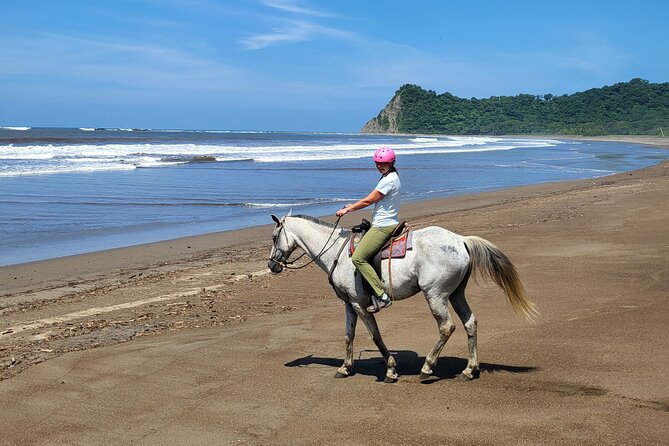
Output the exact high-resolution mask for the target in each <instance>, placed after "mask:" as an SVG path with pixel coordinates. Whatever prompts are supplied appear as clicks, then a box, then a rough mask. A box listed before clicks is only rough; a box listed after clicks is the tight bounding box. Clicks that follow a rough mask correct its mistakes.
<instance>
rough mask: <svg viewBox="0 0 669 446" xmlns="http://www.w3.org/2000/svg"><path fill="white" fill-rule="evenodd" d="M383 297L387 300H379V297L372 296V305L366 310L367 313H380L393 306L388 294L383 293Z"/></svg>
mask: <svg viewBox="0 0 669 446" xmlns="http://www.w3.org/2000/svg"><path fill="white" fill-rule="evenodd" d="M383 297H385V299H383V298H381V299H379V298H378V297H376V296H374V295H372V305H370V306H369V307H367V308H366V310H367V312H368V313H378V312H379V311H381V310H382V309H383V308H388V307H389V306H391V305H392V304H393V301H392V300H391V299H390V297H388V295H387V294H385V293H383Z"/></svg>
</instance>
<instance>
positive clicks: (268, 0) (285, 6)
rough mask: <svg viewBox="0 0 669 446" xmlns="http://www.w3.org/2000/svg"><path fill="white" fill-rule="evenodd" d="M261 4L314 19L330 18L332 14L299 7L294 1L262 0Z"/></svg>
mask: <svg viewBox="0 0 669 446" xmlns="http://www.w3.org/2000/svg"><path fill="white" fill-rule="evenodd" d="M261 3H262V4H264V5H265V6H269V7H271V8H275V9H278V10H280V11H284V12H289V13H295V14H303V15H309V16H315V17H332V16H333V14H330V13H327V12H323V11H316V10H314V9H309V8H304V7H302V6H299V5H298V4H297V2H296V1H294V0H262V1H261Z"/></svg>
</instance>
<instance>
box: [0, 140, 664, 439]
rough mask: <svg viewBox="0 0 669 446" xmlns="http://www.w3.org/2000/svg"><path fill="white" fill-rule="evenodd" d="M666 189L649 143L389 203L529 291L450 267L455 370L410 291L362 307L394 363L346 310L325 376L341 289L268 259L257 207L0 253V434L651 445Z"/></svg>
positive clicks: (315, 273)
mask: <svg viewBox="0 0 669 446" xmlns="http://www.w3.org/2000/svg"><path fill="white" fill-rule="evenodd" d="M579 139H584V140H585V139H588V138H579ZM597 139H598V140H611V141H629V142H637V143H642V144H650V145H654V146H661V147H665V148H669V142H667V141H666V138H665V139H660V138H651V137H620V138H617V137H610V138H597ZM668 191H669V162H664V163H663V164H660V165H658V166H654V167H650V168H646V169H643V170H638V171H633V172H626V173H621V174H617V175H613V176H609V177H603V178H598V179H590V180H580V181H573V182H561V183H550V184H544V185H538V186H529V187H522V188H513V189H506V190H501V191H495V192H490V193H482V194H476V195H468V196H458V197H451V198H446V199H439V200H434V201H427V202H419V203H409V204H405V205H403V208H402V215H401V217H403V218H404V219H406V220H408V223H409V224H410V225H411V226H412V227H415V228H421V227H426V226H431V225H437V226H443V227H445V228H448V229H450V230H452V231H454V232H457V233H460V234H464V235H478V236H481V237H484V238H486V239H488V240H490V241H492V242H493V243H495V244H496V245H497V246H499V247H500V248H501V249H502V250H503V251H504V252H505V253H507V254H508V255H509V257H510V258H511V259H512V261H513V262H514V264H515V265H516V267H517V269H518V271H519V273H520V276H521V278H522V279H523V281H524V283H525V286H526V288H527V291H528V294H529V296H530V298H531V300H532V301H533V302H535V303H536V305H537V307H538V309H539V311H540V316H539V318H538V320H537V321H536V324H530V323H527V322H526V321H524V320H523V319H522V318H521V317H520V316H518V315H516V314H514V313H513V311H512V309H511V307H510V306H509V305H508V303H507V301H506V299H505V297H504V295H503V293H502V292H501V291H500V290H499V289H497V288H495V287H494V286H493V285H492V284H490V283H488V284H485V283H481V284H479V285H477V284H474V283H473V281H472V282H470V285H469V287H468V288H467V294H468V300H469V303H470V305H471V306H472V309H473V311H474V313H475V314H476V316H477V319H478V320H479V354H480V360H481V367H482V373H481V376H480V378H479V379H477V380H474V381H469V382H462V381H459V380H457V379H455V378H456V377H457V375H458V373H459V372H460V371H461V370H462V369H463V368H464V367H465V365H466V358H467V339H466V335H465V332H464V330H463V328H462V326H461V325H459V323H458V324H457V328H456V331H455V333H454V334H453V336H452V337H451V339H450V341H449V343H448V344H447V345H446V347H445V349H444V351H443V353H442V356H441V359H440V362H439V365H438V367H437V369H436V379H434V380H431V381H429V382H427V383H421V381H420V379H419V374H420V367H421V366H422V363H423V361H424V358H425V355H426V354H427V353H428V351H429V349H430V347H431V346H432V344H433V343H434V341H435V340H436V339H437V330H436V324H435V322H434V320H433V319H432V317H431V315H430V313H429V311H428V309H427V305H426V303H425V300H424V299H423V297H422V296H420V295H417V296H415V297H413V298H411V299H408V300H405V301H401V302H397V303H396V304H395V305H393V307H392V308H390V309H388V310H384V311H382V312H381V313H380V314H379V315H378V318H377V319H378V321H379V324H380V326H381V330H382V333H383V335H384V339H385V341H386V344H387V345H388V346H389V348H390V349H391V350H392V351H393V352H394V353H395V356H396V359H397V361H398V364H399V366H398V372H399V373H400V375H401V377H400V380H399V382H398V383H396V384H384V383H382V382H379V381H380V380H382V378H383V375H384V373H385V366H384V364H383V361H382V358H381V356H380V354H379V353H378V351H376V350H375V348H374V345H373V343H372V341H371V340H370V339H369V336H368V334H367V332H366V330H365V328H364V326H362V324H359V326H358V331H357V337H356V343H355V351H356V354H355V357H356V359H357V361H356V363H355V369H354V370H355V374H354V375H353V376H351V377H349V378H347V379H334V378H333V376H334V374H335V372H336V370H337V368H338V367H339V366H340V365H341V362H342V361H343V357H344V339H343V333H344V309H343V305H342V303H341V302H340V301H339V300H338V299H336V298H335V297H334V294H333V292H332V289H331V288H330V285H329V284H328V281H327V277H326V275H325V274H324V273H323V272H322V271H321V270H319V269H318V268H317V267H315V266H313V265H311V266H309V267H307V268H305V269H303V270H299V271H286V272H284V273H282V274H280V275H271V274H270V273H269V271H268V269H267V260H266V259H267V256H268V254H269V250H270V243H271V240H270V239H271V231H272V228H273V225H269V224H268V225H266V226H258V227H254V228H250V229H244V230H238V231H229V232H223V233H216V234H208V235H203V236H198V237H190V238H183V239H178V240H172V241H167V242H161V243H155V244H149V245H140V246H135V247H130V248H122V249H116V250H110V251H103V252H97V253H91V254H85V255H79V256H72V257H64V258H60V259H53V260H48V261H42V262H35V263H28V264H22V265H15V266H7V267H0V404H2V406H3V408H4V410H2V411H1V412H0V444H7V445H28V444H30V445H35V444H48V445H60V444H62V445H72V444H140V445H155V444H183V445H186V444H222V445H232V444H276V445H301V444H304V445H307V444H345V445H348V444H352V445H383V444H407V445H409V444H416V445H418V444H420V445H440V444H446V443H450V444H491V445H492V444H573V445H601V444H639V445H641V444H644V445H646V444H651V445H652V444H658V445H659V444H667V443H669V372H668V370H669V354H668V353H669V336H668V334H669V330H668V329H667V326H668V325H667V320H668V318H669V299H668V297H669V296H668V291H669V262H668V261H667V259H668V258H669V201H668V200H667V192H668ZM363 216H367V214H366V213H365V212H362V211H359V212H356V213H353V214H351V215H350V216H347V217H346V218H344V219H342V224H344V225H346V226H352V225H354V224H356V223H357V222H359V220H360V218H361V217H363ZM329 219H330V220H331V221H334V218H333V217H332V218H329ZM267 223H271V220H270V218H269V215H268V218H267Z"/></svg>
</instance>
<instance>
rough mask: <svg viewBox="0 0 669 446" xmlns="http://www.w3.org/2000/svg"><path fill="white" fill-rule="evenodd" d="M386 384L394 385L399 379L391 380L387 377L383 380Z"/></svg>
mask: <svg viewBox="0 0 669 446" xmlns="http://www.w3.org/2000/svg"><path fill="white" fill-rule="evenodd" d="M383 382H384V383H387V384H394V383H396V382H397V378H391V377H389V376H386V378H385V379H384V380H383Z"/></svg>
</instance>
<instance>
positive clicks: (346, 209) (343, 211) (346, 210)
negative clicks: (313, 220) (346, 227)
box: [335, 204, 353, 217]
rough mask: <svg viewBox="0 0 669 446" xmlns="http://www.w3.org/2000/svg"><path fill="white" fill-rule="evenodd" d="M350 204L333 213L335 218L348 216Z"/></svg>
mask: <svg viewBox="0 0 669 446" xmlns="http://www.w3.org/2000/svg"><path fill="white" fill-rule="evenodd" d="M352 206H353V205H352V204H347V205H346V206H344V207H343V208H341V209H339V210H338V211H337V212H335V215H336V216H337V217H343V216H344V215H346V214H348V213H349V211H350V210H351V207H352Z"/></svg>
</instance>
